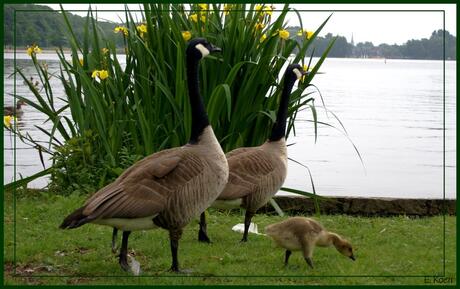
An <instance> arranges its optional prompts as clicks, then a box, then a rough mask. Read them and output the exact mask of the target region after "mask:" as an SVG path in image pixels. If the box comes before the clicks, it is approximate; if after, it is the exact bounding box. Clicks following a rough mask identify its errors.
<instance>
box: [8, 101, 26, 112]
mask: <svg viewBox="0 0 460 289" xmlns="http://www.w3.org/2000/svg"><path fill="white" fill-rule="evenodd" d="M25 104H26V102H25V101H24V100H22V99H21V100H18V101H17V102H16V108H15V107H14V106H5V107H4V108H3V115H14V116H19V115H21V114H22V110H21V106H23V105H25Z"/></svg>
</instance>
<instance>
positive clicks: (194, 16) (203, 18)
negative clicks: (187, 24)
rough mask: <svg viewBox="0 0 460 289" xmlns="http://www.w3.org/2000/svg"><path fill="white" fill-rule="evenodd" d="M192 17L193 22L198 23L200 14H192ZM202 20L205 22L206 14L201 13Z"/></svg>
mask: <svg viewBox="0 0 460 289" xmlns="http://www.w3.org/2000/svg"><path fill="white" fill-rule="evenodd" d="M190 19H191V20H192V21H193V22H195V23H197V22H198V14H192V15H190ZM200 20H201V22H203V23H204V22H206V15H200Z"/></svg>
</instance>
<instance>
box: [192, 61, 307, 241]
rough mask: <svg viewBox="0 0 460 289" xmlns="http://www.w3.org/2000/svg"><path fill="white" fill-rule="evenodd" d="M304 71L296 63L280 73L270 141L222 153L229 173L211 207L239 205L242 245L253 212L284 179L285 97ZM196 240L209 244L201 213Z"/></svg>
mask: <svg viewBox="0 0 460 289" xmlns="http://www.w3.org/2000/svg"><path fill="white" fill-rule="evenodd" d="M305 73H306V72H304V70H303V69H302V67H301V66H300V65H299V64H291V65H289V66H288V67H287V69H286V72H285V74H284V85H283V90H282V94H281V101H280V105H279V108H278V113H277V117H276V122H275V124H274V125H273V128H272V131H271V135H270V138H269V139H268V140H267V141H266V142H265V143H264V144H262V145H261V146H258V147H243V148H238V149H235V150H233V151H231V152H229V153H227V154H226V157H227V161H228V166H229V170H230V174H229V179H228V183H227V185H226V186H225V188H224V190H223V191H222V193H221V194H220V195H219V197H218V198H217V200H216V202H215V203H213V205H212V207H217V208H218V207H232V206H240V207H242V208H244V209H246V214H245V218H244V233H243V239H242V240H241V241H242V242H246V241H247V238H248V229H249V225H250V224H251V219H252V217H253V216H254V214H255V213H256V211H257V210H258V209H259V208H260V207H262V206H263V205H265V204H266V203H267V202H268V201H269V200H270V198H271V197H272V196H273V195H274V194H275V193H276V192H277V191H278V190H279V189H280V188H281V185H282V184H283V183H284V179H285V178H286V171H287V149H286V141H285V130H286V118H287V110H288V104H289V96H290V94H291V90H292V87H293V86H294V83H295V81H296V80H297V79H300V78H301V77H302V76H303V75H305ZM199 224H200V230H199V232H198V240H199V241H201V242H208V243H209V242H210V239H209V237H208V235H207V224H206V217H205V214H204V213H202V214H201V216H200V222H199Z"/></svg>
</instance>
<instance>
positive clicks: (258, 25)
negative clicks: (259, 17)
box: [254, 23, 265, 30]
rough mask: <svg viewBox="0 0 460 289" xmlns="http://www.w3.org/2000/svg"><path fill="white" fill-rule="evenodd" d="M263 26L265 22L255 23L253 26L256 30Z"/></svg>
mask: <svg viewBox="0 0 460 289" xmlns="http://www.w3.org/2000/svg"><path fill="white" fill-rule="evenodd" d="M264 27H265V24H263V23H257V24H256V25H255V26H254V28H255V29H256V30H262V29H264Z"/></svg>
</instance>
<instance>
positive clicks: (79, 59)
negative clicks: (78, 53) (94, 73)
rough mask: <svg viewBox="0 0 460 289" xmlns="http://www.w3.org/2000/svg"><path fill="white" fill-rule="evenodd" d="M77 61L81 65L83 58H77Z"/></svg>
mask: <svg viewBox="0 0 460 289" xmlns="http://www.w3.org/2000/svg"><path fill="white" fill-rule="evenodd" d="M78 61H79V62H80V65H81V66H83V58H78Z"/></svg>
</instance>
